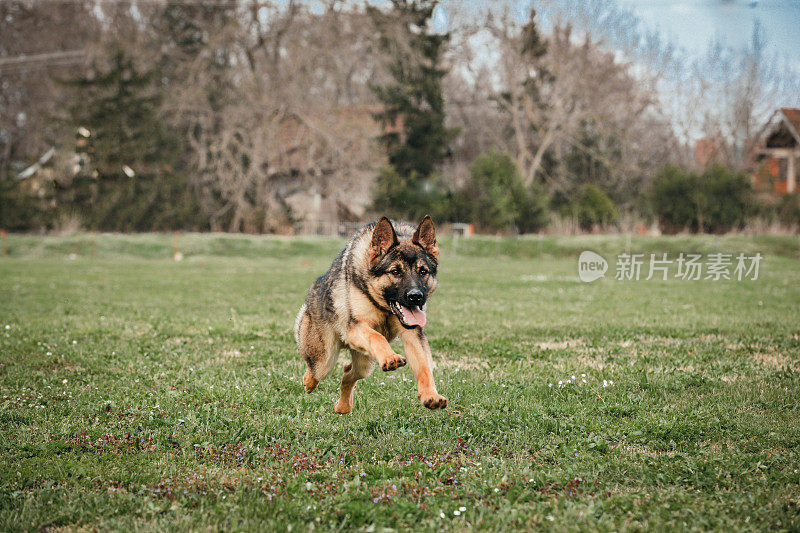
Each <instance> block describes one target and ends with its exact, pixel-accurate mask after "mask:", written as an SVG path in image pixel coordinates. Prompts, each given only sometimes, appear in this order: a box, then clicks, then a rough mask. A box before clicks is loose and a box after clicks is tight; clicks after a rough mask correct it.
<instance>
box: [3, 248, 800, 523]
mask: <svg viewBox="0 0 800 533" xmlns="http://www.w3.org/2000/svg"><path fill="white" fill-rule="evenodd" d="M342 244H343V241H341V240H323V239H312V238H299V239H284V238H277V237H274V238H269V237H248V236H230V235H184V236H181V239H180V249H181V252H182V253H183V254H184V256H185V259H184V260H183V261H182V262H174V261H172V259H171V254H172V236H170V235H134V236H120V235H99V236H98V238H97V245H96V251H95V252H94V253H95V254H96V257H92V256H93V250H92V245H91V239H90V237H89V236H88V235H73V236H52V237H37V236H17V235H12V236H10V238H9V254H10V255H9V257H6V258H0V302H2V303H0V328H1V329H0V354H1V356H0V357H1V358H0V459H1V460H0V530H4V531H6V530H38V529H51V528H60V529H63V530H95V529H98V530H109V529H110V530H164V531H173V530H220V529H226V530H227V529H231V530H239V529H249V530H271V529H272V530H280V531H286V530H289V529H291V530H292V531H300V530H303V531H305V530H312V529H315V530H352V529H357V528H360V529H363V530H366V531H381V530H384V529H386V528H390V529H394V530H408V529H412V530H416V531H424V530H467V529H470V528H477V529H483V530H497V531H503V530H508V529H539V528H542V529H548V530H601V531H613V530H639V529H648V530H708V529H715V530H722V531H730V530H770V531H773V530H787V531H792V530H793V531H798V530H800V485H799V483H800V473H798V469H800V374H799V373H798V372H800V325H798V323H799V322H800V261H799V260H798V258H797V253H798V250H797V238H796V237H759V238H752V237H744V236H735V237H722V238H716V237H674V238H634V239H633V240H632V242H630V243H628V242H627V241H626V238H625V237H623V236H600V237H575V238H568V237H545V238H536V237H532V238H519V239H505V240H497V239H494V238H475V239H471V240H462V241H461V242H459V243H458V247H457V250H456V249H454V243H452V242H451V241H450V240H448V239H444V240H443V242H442V244H441V246H442V257H441V264H440V275H439V281H440V284H439V291H438V292H437V294H436V296H435V297H434V298H433V300H432V302H431V304H430V307H429V313H428V322H429V326H428V327H427V328H426V329H427V331H428V336H429V339H430V341H431V346H432V348H433V351H434V359H435V360H436V361H437V365H438V366H437V368H436V369H435V371H434V374H435V376H436V378H437V380H438V386H439V390H440V392H441V393H442V394H444V395H445V396H447V397H448V399H449V404H448V408H447V410H445V411H441V412H433V411H429V410H427V409H425V408H423V407H422V406H421V405H419V404H418V403H417V401H416V393H415V389H414V386H413V382H412V381H411V379H412V377H411V372H410V370H409V369H408V368H407V367H406V368H403V369H400V370H398V371H395V372H390V373H382V372H380V370H378V371H376V372H375V373H374V374H373V375H372V376H371V377H370V378H368V379H366V380H364V381H362V382H361V383H360V384H359V388H358V390H357V392H356V400H355V408H354V411H353V413H352V414H350V415H346V416H339V415H336V414H334V413H333V411H332V405H333V402H334V401H335V399H336V397H337V395H338V379H339V378H340V377H341V365H342V364H343V362H344V360H345V357H344V356H343V357H342V358H341V360H340V366H339V367H338V368H337V370H336V371H335V372H334V374H333V375H332V376H331V377H330V378H328V379H327V380H325V381H323V382H322V384H321V385H320V387H319V389H318V390H317V391H316V392H314V393H313V394H310V395H308V394H305V393H304V392H303V390H302V383H301V376H302V374H303V371H304V363H303V362H302V361H301V360H300V358H299V356H298V355H297V353H296V350H295V346H294V339H293V334H292V327H293V323H294V317H295V313H296V312H297V310H298V308H299V307H300V305H301V303H302V301H303V299H304V297H305V292H306V290H307V289H308V286H309V285H310V283H311V282H312V281H313V279H314V278H315V277H316V276H318V275H319V274H321V273H322V272H324V271H325V270H326V269H327V266H328V265H329V263H330V261H331V259H332V258H333V255H334V254H335V253H336V251H338V249H339V248H340V247H341V245H342ZM628 246H630V247H631V250H634V251H642V252H647V253H650V252H654V253H662V252H669V253H671V254H674V253H677V252H681V251H683V252H693V251H699V252H703V253H710V252H715V251H722V252H731V253H735V252H739V251H743V252H747V253H754V252H756V251H759V252H761V253H762V254H764V255H765V257H766V259H765V261H764V262H763V263H762V264H761V271H760V275H759V279H758V280H757V281H718V282H712V281H695V282H692V281H682V280H676V279H671V280H669V281H655V280H654V281H628V282H623V281H615V280H614V279H613V271H612V272H609V273H608V274H607V277H606V279H603V280H600V281H597V282H595V283H592V284H585V283H581V282H579V281H578V278H577V256H578V253H579V252H580V251H581V250H583V249H592V250H595V251H598V252H600V253H601V254H606V256H607V257H609V256H610V255H612V254H616V253H618V252H621V251H624V250H625V249H626V247H628ZM609 258H610V259H612V258H611V257H609ZM612 268H613V266H612ZM397 350H398V351H401V350H402V346H401V345H399V344H398V345H397ZM584 380H585V383H584ZM559 382H562V383H561V386H559V385H558V384H559ZM604 383H605V385H606V386H604Z"/></svg>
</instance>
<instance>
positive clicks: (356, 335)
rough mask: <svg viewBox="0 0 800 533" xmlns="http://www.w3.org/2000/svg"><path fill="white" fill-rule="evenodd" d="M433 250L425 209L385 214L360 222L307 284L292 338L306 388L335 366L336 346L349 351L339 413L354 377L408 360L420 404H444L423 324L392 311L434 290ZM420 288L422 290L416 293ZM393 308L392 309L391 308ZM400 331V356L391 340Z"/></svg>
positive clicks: (349, 402)
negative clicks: (398, 218) (398, 217)
mask: <svg viewBox="0 0 800 533" xmlns="http://www.w3.org/2000/svg"><path fill="white" fill-rule="evenodd" d="M438 254H439V249H438V247H437V245H436V231H435V229H434V226H433V222H432V221H431V219H430V217H428V216H426V217H425V218H424V219H423V220H422V222H421V223H420V225H419V227H417V228H414V226H412V225H410V224H406V223H393V222H390V221H389V219H387V218H386V217H384V218H382V219H381V220H379V221H378V222H373V223H371V224H368V225H366V226H364V227H363V228H361V229H360V230H359V231H357V232H356V234H355V235H353V237H352V238H351V239H350V241H349V242H348V243H347V246H346V247H345V248H344V250H342V251H341V252H340V253H339V255H338V256H337V257H336V259H334V261H333V264H332V265H331V268H330V270H328V272H326V273H325V274H324V275H323V276H321V277H320V278H319V279H317V281H315V282H314V284H313V285H312V286H311V289H310V290H309V293H308V297H307V298H306V302H305V304H304V305H303V307H302V308H301V309H300V312H299V313H298V315H297V321H296V323H295V338H296V340H297V346H298V348H299V350H300V355H302V356H303V359H305V361H306V363H307V364H308V369H307V370H306V373H305V376H303V384H304V385H305V388H306V392H311V391H313V390H314V389H315V388H316V387H317V385H318V384H319V382H320V381H322V380H323V379H325V377H327V376H328V374H330V373H331V371H332V370H333V368H334V366H335V364H336V360H337V358H338V356H339V351H340V350H342V349H343V348H347V349H348V350H349V351H350V358H351V360H350V362H349V363H348V364H346V365H345V367H344V376H343V377H342V385H341V397H340V398H339V401H338V402H337V403H336V405H335V406H334V411H336V412H337V413H349V412H350V411H351V410H352V408H353V390H354V389H355V385H356V382H357V381H358V380H359V379H363V378H365V377H367V376H369V375H370V373H372V370H373V369H374V367H375V365H376V363H377V364H379V365H380V367H381V369H382V370H383V371H390V370H395V369H397V368H400V367H402V366H405V364H406V361H408V364H409V365H410V366H411V370H412V371H413V373H414V378H415V379H416V383H417V392H418V397H419V399H420V401H421V402H422V404H423V405H424V406H425V407H428V408H430V409H444V408H445V407H446V406H447V399H446V398H444V397H443V396H441V395H440V394H439V393H438V392H437V390H436V384H435V383H434V381H433V374H432V368H433V360H432V358H431V349H430V347H429V346H428V341H427V339H426V338H425V333H424V331H423V328H421V327H419V326H413V327H409V326H407V325H406V324H405V322H404V321H401V319H400V316H404V315H403V313H402V312H399V314H398V313H397V312H395V311H396V310H397V309H398V302H399V304H400V305H407V302H409V301H411V300H409V299H408V298H412V297H413V299H414V301H420V300H421V301H422V303H421V304H420V308H423V306H424V305H425V302H426V301H427V298H428V297H429V296H430V295H431V294H433V292H434V291H435V290H436V269H437V267H438ZM420 293H422V296H420ZM393 310H394V311H393ZM397 336H400V338H401V339H402V340H403V344H404V347H405V357H403V356H401V355H398V354H396V353H395V352H394V350H392V348H391V346H390V345H389V342H390V341H392V340H393V339H394V338H395V337H397Z"/></svg>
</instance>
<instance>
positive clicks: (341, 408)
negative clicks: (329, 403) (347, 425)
mask: <svg viewBox="0 0 800 533" xmlns="http://www.w3.org/2000/svg"><path fill="white" fill-rule="evenodd" d="M352 410H353V404H352V403H347V402H343V401H342V400H339V401H338V402H336V404H335V405H334V406H333V412H334V413H338V414H340V415H346V414H347V413H349V412H350V411H352Z"/></svg>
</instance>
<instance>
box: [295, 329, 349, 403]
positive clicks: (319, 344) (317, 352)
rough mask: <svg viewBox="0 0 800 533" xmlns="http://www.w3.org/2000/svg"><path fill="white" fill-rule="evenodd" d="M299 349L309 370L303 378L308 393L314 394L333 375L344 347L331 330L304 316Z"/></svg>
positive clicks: (298, 333) (298, 343)
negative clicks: (318, 386) (321, 382)
mask: <svg viewBox="0 0 800 533" xmlns="http://www.w3.org/2000/svg"><path fill="white" fill-rule="evenodd" d="M297 347H298V349H299V350H300V355H302V356H303V359H304V360H305V362H306V364H307V365H308V368H307V369H306V373H305V375H304V376H303V385H304V386H305V389H306V392H313V391H314V389H316V388H317V385H319V382H320V381H322V380H323V379H325V378H326V377H327V376H328V374H330V373H331V370H333V367H334V366H335V365H336V360H337V359H338V357H339V351H340V350H341V348H342V346H341V343H340V342H339V340H338V339H337V338H336V335H335V334H334V332H333V331H332V330H331V329H330V328H325V327H319V326H318V325H317V324H315V323H314V321H313V320H312V319H311V317H310V316H308V315H304V316H303V317H302V318H301V319H300V321H299V323H298V327H297Z"/></svg>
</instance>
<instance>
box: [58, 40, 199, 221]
mask: <svg viewBox="0 0 800 533" xmlns="http://www.w3.org/2000/svg"><path fill="white" fill-rule="evenodd" d="M112 50H113V51H112V54H111V61H110V65H109V67H108V69H107V70H106V71H105V72H98V69H94V70H95V74H94V75H93V76H83V77H80V78H78V79H75V80H72V81H70V82H68V85H70V86H73V87H75V88H77V90H78V97H77V99H76V103H75V104H73V105H72V106H71V107H70V109H69V122H70V124H71V126H73V127H74V128H85V129H86V130H88V131H89V137H88V143H87V146H85V147H83V148H81V147H79V148H78V151H79V152H80V151H84V152H85V153H86V156H87V161H88V164H87V165H86V166H85V167H84V169H83V171H82V172H80V173H79V174H78V175H77V176H76V177H75V179H74V180H73V181H72V183H71V185H70V186H68V187H65V188H63V189H62V190H61V191H60V192H59V197H60V200H61V201H60V202H59V203H62V204H64V203H69V204H72V206H73V207H74V208H76V209H78V210H79V211H80V212H81V215H82V217H83V219H84V220H83V222H84V223H85V224H86V225H88V226H89V227H90V228H92V229H101V230H114V231H144V230H164V229H174V228H178V227H196V225H197V224H198V215H199V212H198V209H197V204H196V202H195V201H194V198H193V196H192V194H191V192H190V191H189V189H188V187H187V185H186V175H185V173H182V172H181V171H180V168H179V167H180V165H179V164H178V163H179V155H180V154H181V153H182V152H183V150H182V146H181V142H180V139H179V138H178V137H177V136H175V135H172V134H171V132H169V131H167V129H166V128H165V127H164V125H163V124H162V122H161V120H160V119H159V116H158V113H159V107H160V98H159V97H158V96H157V95H156V93H155V92H154V91H153V90H152V85H153V80H154V78H155V72H154V71H148V72H138V71H137V70H136V68H135V66H134V64H133V60H132V59H131V58H130V57H129V56H128V55H127V54H126V53H125V52H124V51H123V50H122V48H120V47H114V48H113V49H112Z"/></svg>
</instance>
